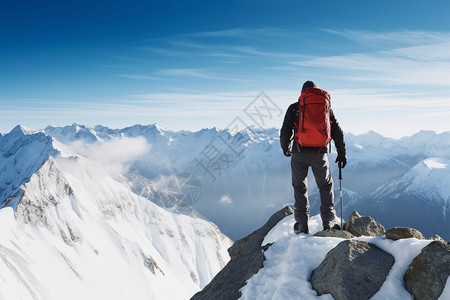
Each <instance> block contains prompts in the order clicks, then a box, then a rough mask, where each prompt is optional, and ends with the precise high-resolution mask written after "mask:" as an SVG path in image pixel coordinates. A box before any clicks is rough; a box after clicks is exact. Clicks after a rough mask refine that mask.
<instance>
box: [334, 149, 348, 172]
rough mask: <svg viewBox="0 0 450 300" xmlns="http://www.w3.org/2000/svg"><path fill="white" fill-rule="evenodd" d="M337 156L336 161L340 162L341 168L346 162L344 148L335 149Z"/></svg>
mask: <svg viewBox="0 0 450 300" xmlns="http://www.w3.org/2000/svg"><path fill="white" fill-rule="evenodd" d="M337 153H338V155H337V157H336V162H337V163H341V167H342V169H343V168H345V165H346V164H347V156H346V155H345V149H338V150H337Z"/></svg>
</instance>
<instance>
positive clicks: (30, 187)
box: [0, 127, 232, 299]
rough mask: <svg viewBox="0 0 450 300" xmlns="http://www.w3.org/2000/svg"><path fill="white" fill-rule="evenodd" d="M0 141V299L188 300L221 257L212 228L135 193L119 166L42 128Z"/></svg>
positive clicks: (223, 243) (224, 241) (221, 243)
mask: <svg viewBox="0 0 450 300" xmlns="http://www.w3.org/2000/svg"><path fill="white" fill-rule="evenodd" d="M1 139H2V140H1V142H2V146H1V152H0V172H1V173H0V176H1V179H2V183H1V198H0V203H1V205H0V207H1V209H0V228H2V230H1V231H0V253H1V256H0V257H1V259H0V298H1V299H187V298H189V297H190V296H191V295H192V294H194V293H195V292H196V291H198V290H199V289H201V288H202V287H204V286H205V285H206V284H207V283H208V282H209V281H210V280H211V278H212V277H213V276H214V275H215V274H216V273H217V272H218V271H219V270H220V269H221V268H222V267H223V266H224V265H225V264H226V262H227V261H228V259H229V256H228V253H227V251H226V250H227V248H228V247H229V246H230V245H231V243H232V242H231V240H229V239H228V238H227V237H226V236H225V235H223V234H222V233H221V232H220V230H219V229H218V227H217V226H216V225H214V224H213V223H211V222H209V221H206V220H204V219H201V218H194V217H191V216H187V215H181V214H175V213H171V212H168V211H166V210H164V209H162V208H160V207H159V206H157V205H155V204H154V203H153V202H151V201H149V199H147V198H145V197H142V196H139V195H137V194H136V193H134V192H133V191H132V184H131V183H129V181H128V180H127V178H126V177H124V176H123V175H122V174H120V172H117V170H120V169H118V168H109V167H108V166H106V165H105V161H102V160H101V159H100V160H97V161H93V160H91V159H87V158H84V157H82V156H79V155H77V154H75V153H71V151H69V150H67V149H66V148H65V147H64V146H63V145H61V144H59V143H58V142H57V141H56V140H54V139H53V138H51V137H50V136H48V135H46V134H44V133H42V132H31V131H27V130H25V129H23V128H21V127H17V128H15V129H14V130H13V131H11V132H10V133H9V134H7V135H4V136H2V138H1ZM102 150H104V148H102ZM111 152H114V151H113V149H111ZM105 155H106V153H105ZM4 182H5V184H3V183H4ZM152 191H154V192H155V193H156V192H157V191H156V190H152ZM155 193H153V194H155ZM151 195H152V193H148V194H147V197H149V198H151Z"/></svg>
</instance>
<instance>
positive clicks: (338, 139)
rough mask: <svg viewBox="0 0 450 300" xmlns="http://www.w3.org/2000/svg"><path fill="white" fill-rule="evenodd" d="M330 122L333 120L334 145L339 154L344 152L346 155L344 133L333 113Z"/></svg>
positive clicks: (332, 136) (332, 134)
mask: <svg viewBox="0 0 450 300" xmlns="http://www.w3.org/2000/svg"><path fill="white" fill-rule="evenodd" d="M330 120H331V138H332V139H333V141H334V145H335V146H336V149H337V151H338V153H339V151H342V152H344V154H345V141H344V132H343V131H342V129H341V126H339V123H338V121H337V120H336V117H335V116H334V113H333V111H331V112H330Z"/></svg>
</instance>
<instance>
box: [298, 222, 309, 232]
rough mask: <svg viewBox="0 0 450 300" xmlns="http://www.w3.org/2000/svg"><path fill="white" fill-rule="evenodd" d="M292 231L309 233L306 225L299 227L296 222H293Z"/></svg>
mask: <svg viewBox="0 0 450 300" xmlns="http://www.w3.org/2000/svg"><path fill="white" fill-rule="evenodd" d="M294 232H295V234H300V233H306V234H309V229H308V225H305V226H302V227H300V226H299V224H298V222H295V224H294Z"/></svg>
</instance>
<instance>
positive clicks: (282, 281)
mask: <svg viewBox="0 0 450 300" xmlns="http://www.w3.org/2000/svg"><path fill="white" fill-rule="evenodd" d="M294 223H295V220H294V218H293V216H289V217H286V218H285V219H283V220H282V221H281V222H280V223H278V224H277V226H275V227H274V228H273V229H272V230H271V231H270V232H269V234H268V235H267V236H266V238H265V240H264V242H263V245H265V244H267V243H274V244H272V245H271V246H270V247H269V249H268V250H267V251H266V252H265V253H264V255H265V257H266V260H265V261H264V267H263V268H262V269H260V270H259V272H258V273H257V274H255V275H254V276H253V277H252V278H250V280H248V281H247V284H246V285H245V286H244V287H243V288H242V289H241V292H242V297H241V299H246V300H251V299H255V300H256V299H333V297H332V296H331V295H328V294H326V295H322V296H318V295H317V293H316V292H315V291H314V290H313V289H312V286H311V284H310V282H309V281H308V280H309V278H310V276H311V273H312V271H313V270H314V269H315V268H317V267H318V266H319V265H320V263H321V262H322V261H323V259H324V258H325V256H326V254H327V253H328V251H330V250H331V249H333V248H334V247H336V246H337V245H338V244H339V243H340V242H341V241H343V239H339V238H325V237H314V236H313V234H314V233H315V232H317V231H319V230H321V219H320V216H319V215H317V216H314V217H312V218H311V220H310V222H309V227H310V235H305V234H300V235H295V234H294V233H293V230H292V228H293V226H294ZM355 239H357V240H361V241H365V242H368V243H373V244H375V245H376V246H378V247H380V248H381V249H382V250H384V251H386V252H388V253H390V254H391V255H392V256H394V258H395V264H394V265H393V267H392V269H391V271H390V273H389V275H388V277H387V278H386V281H385V282H384V284H383V286H382V287H381V289H380V290H379V291H378V292H377V293H376V294H375V295H374V296H373V297H372V298H371V299H373V300H384V299H390V300H404V299H412V296H411V295H410V294H409V293H408V291H407V290H406V289H405V288H404V284H403V275H404V274H405V272H406V270H407V268H408V266H409V265H410V264H411V262H412V260H413V259H414V258H415V257H416V256H417V255H419V254H420V252H421V250H422V248H423V247H425V246H426V245H428V244H429V243H430V242H431V241H430V240H418V239H413V238H411V239H404V240H398V241H392V240H389V239H387V238H386V237H364V236H363V237H359V238H355ZM449 296H450V279H449V280H447V284H446V287H445V290H444V292H443V294H442V295H441V297H440V298H439V299H441V300H445V299H450V298H449Z"/></svg>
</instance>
